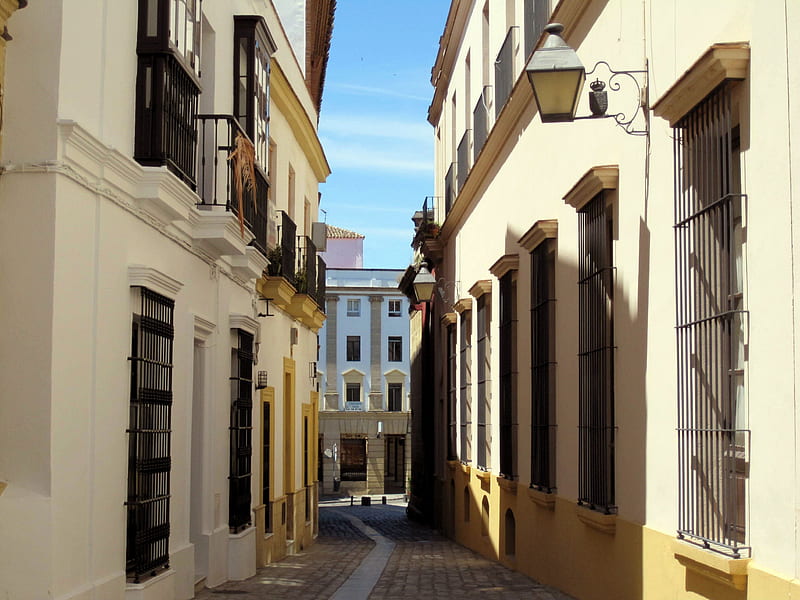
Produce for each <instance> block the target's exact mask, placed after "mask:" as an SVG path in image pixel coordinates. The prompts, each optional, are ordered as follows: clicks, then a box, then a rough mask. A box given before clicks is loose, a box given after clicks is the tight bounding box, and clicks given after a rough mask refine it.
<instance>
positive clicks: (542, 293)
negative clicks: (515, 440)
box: [531, 239, 556, 492]
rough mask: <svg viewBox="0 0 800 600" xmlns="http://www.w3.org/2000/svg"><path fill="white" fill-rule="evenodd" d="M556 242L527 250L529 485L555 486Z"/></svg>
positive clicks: (538, 487) (546, 489) (544, 243)
mask: <svg viewBox="0 0 800 600" xmlns="http://www.w3.org/2000/svg"><path fill="white" fill-rule="evenodd" d="M555 255H556V242H555V240H553V239H550V240H545V241H544V242H542V243H541V244H539V245H538V246H537V247H536V248H534V249H533V252H531V487H534V488H536V489H539V490H542V491H544V492H553V491H554V490H555V488H556V469H555V467H556V422H555V417H556V411H555V399H556V394H555V385H556V379H555V368H556V360H555V356H556V355H555V342H556V336H555V333H556V329H555V323H556V321H555V311H556V301H555V281H556V278H555V268H556V258H555Z"/></svg>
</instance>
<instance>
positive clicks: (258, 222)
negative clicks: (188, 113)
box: [233, 15, 275, 254]
mask: <svg viewBox="0 0 800 600" xmlns="http://www.w3.org/2000/svg"><path fill="white" fill-rule="evenodd" d="M233 43H234V48H233V54H234V61H233V81H234V85H233V111H234V116H235V117H236V119H237V121H238V124H239V125H240V126H241V127H242V128H243V129H244V133H245V134H246V135H247V137H248V138H249V140H250V141H251V142H252V144H253V148H254V150H255V159H256V170H255V173H254V174H253V175H254V176H255V181H256V185H255V190H254V191H250V190H247V192H248V195H250V196H251V197H250V198H245V199H244V200H243V202H242V209H243V210H244V212H245V215H244V218H245V220H246V221H247V223H248V225H249V226H250V227H251V228H252V230H253V234H255V236H256V245H257V247H259V249H260V250H261V251H262V252H263V253H264V254H266V249H267V243H268V242H267V221H268V210H267V202H268V195H269V192H268V189H267V188H268V185H267V176H266V170H267V169H268V168H269V166H270V164H269V155H268V154H269V74H270V56H271V55H272V53H273V52H275V43H274V42H273V41H272V38H271V37H270V35H269V32H268V31H267V27H266V25H265V23H264V19H263V18H261V17H254V16H242V15H236V16H235V17H234V33H233ZM253 193H255V199H253V198H252V194H253ZM234 209H238V204H235V205H234Z"/></svg>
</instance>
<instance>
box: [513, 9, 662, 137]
mask: <svg viewBox="0 0 800 600" xmlns="http://www.w3.org/2000/svg"><path fill="white" fill-rule="evenodd" d="M544 30H545V31H546V32H547V33H548V34H550V35H549V37H548V38H547V41H546V42H545V43H544V45H543V46H542V47H541V48H539V49H538V50H536V51H535V52H534V53H533V55H532V56H531V58H530V60H529V61H528V64H527V65H526V66H525V72H526V74H527V75H528V81H530V84H531V87H532V88H533V96H534V99H535V101H536V105H537V106H538V107H539V116H540V117H541V119H542V123H564V122H571V121H574V120H576V119H598V118H607V117H613V118H614V120H615V121H616V123H617V125H619V126H620V127H622V128H623V129H624V130H625V132H626V133H629V134H631V135H647V133H648V130H647V119H646V117H645V128H644V129H642V130H637V129H634V128H633V125H632V123H633V120H634V119H635V118H636V116H637V115H638V114H639V110H640V108H642V107H643V106H646V105H647V102H646V99H645V94H642V86H640V85H639V81H638V80H637V78H636V76H635V75H634V74H638V75H639V76H640V77H642V79H643V80H644V89H645V90H646V89H647V69H642V70H631V71H614V70H613V69H611V67H610V66H609V65H608V63H607V62H605V61H598V62H597V64H595V66H594V67H593V68H592V70H591V71H589V72H588V73H587V71H586V69H585V68H584V66H583V64H582V63H581V61H580V59H579V58H578V55H577V54H576V52H575V50H573V49H572V48H571V47H570V46H569V44H567V43H566V42H565V41H564V39H563V38H562V37H561V34H562V32H563V31H564V26H563V25H561V24H560V23H551V24H550V25H548V26H547V27H545V29H544ZM600 65H604V67H605V69H606V70H607V71H608V73H609V75H608V78H607V80H608V81H607V83H606V82H603V81H601V80H600V79H599V78H597V79H595V81H593V82H592V83H591V84H590V87H591V89H592V91H591V92H589V107H590V109H591V111H592V114H591V115H588V116H585V117H576V116H575V112H576V110H577V108H578V102H579V100H580V95H581V90H582V89H583V84H584V83H585V81H586V76H587V75H592V74H593V73H594V72H595V71H596V70H597V68H598V67H599V66H600ZM621 75H624V76H627V77H628V78H630V80H631V81H632V82H633V84H634V85H635V86H636V92H637V97H636V107H635V110H633V111H631V110H625V111H622V112H617V113H615V114H610V115H608V114H606V109H607V108H608V97H607V92H606V91H605V87H606V85H608V89H609V90H611V91H612V92H618V91H619V90H620V89H621V83H620V82H621V81H625V80H624V79H621V80H617V77H619V76H621ZM629 114H630V115H631V116H630V117H629V116H628V115H629Z"/></svg>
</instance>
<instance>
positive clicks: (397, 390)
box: [388, 383, 403, 412]
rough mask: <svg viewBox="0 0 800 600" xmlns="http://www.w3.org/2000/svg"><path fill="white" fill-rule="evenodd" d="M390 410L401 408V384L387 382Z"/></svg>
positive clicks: (396, 410)
mask: <svg viewBox="0 0 800 600" xmlns="http://www.w3.org/2000/svg"><path fill="white" fill-rule="evenodd" d="M388 407H389V411H390V412H400V411H401V410H403V384H402V383H390V384H389V403H388Z"/></svg>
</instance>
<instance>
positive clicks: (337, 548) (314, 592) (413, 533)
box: [197, 503, 572, 600]
mask: <svg viewBox="0 0 800 600" xmlns="http://www.w3.org/2000/svg"><path fill="white" fill-rule="evenodd" d="M319 520H320V533H319V538H318V539H317V541H316V543H315V544H314V545H313V546H312V547H311V548H309V549H308V550H305V551H303V552H300V553H299V554H296V555H294V556H290V557H288V558H286V559H284V560H282V561H280V562H277V563H274V564H271V565H269V566H267V567H264V568H262V569H259V571H258V573H257V574H256V576H255V577H253V578H251V579H248V580H247V581H240V582H229V583H226V584H224V585H222V586H220V587H218V588H215V589H213V590H211V589H204V590H203V591H202V592H200V593H198V595H197V598H198V599H199V600H228V599H229V600H245V599H247V598H253V599H255V598H258V599H261V598H264V599H267V598H335V599H336V600H339V599H341V600H357V599H358V598H370V599H376V600H377V599H387V600H396V599H400V598H456V597H458V598H482V599H483V598H503V599H506V598H526V599H533V600H572V599H571V597H570V596H568V595H566V594H564V593H562V592H559V591H557V590H554V589H552V588H549V587H547V586H544V585H541V584H539V583H537V582H535V581H534V580H532V579H530V578H529V577H526V576H525V575H522V574H521V573H517V572H515V571H511V570H509V569H506V568H505V567H503V566H502V565H500V564H497V563H495V562H492V561H488V560H486V559H484V558H482V557H481V556H479V555H478V554H476V553H474V552H472V551H471V550H468V549H466V548H464V547H462V546H460V545H459V544H456V543H454V542H452V541H450V540H448V539H447V538H445V537H443V536H441V535H439V534H437V533H436V532H435V531H433V530H432V529H430V528H428V527H425V526H422V525H419V524H417V523H415V522H413V521H410V520H408V519H407V517H406V514H405V505H399V504H391V503H390V504H387V505H381V504H377V505H373V506H352V507H351V506H349V505H348V506H341V505H338V506H336V505H325V504H324V503H323V504H322V505H321V506H320V511H319ZM376 546H381V547H383V548H385V549H386V552H385V553H384V554H385V555H386V556H382V555H381V552H379V550H380V548H376ZM387 558H388V560H387ZM359 567H361V568H360V569H359ZM370 579H371V581H370ZM375 579H377V581H375ZM373 583H374V586H373Z"/></svg>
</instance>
